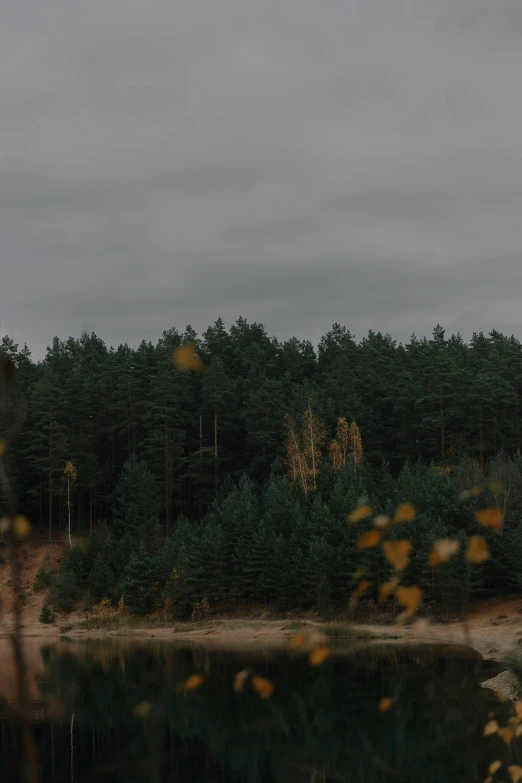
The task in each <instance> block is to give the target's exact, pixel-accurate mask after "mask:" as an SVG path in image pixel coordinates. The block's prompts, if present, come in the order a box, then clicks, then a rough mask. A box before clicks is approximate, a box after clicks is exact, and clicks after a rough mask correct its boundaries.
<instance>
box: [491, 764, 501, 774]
mask: <svg viewBox="0 0 522 783" xmlns="http://www.w3.org/2000/svg"><path fill="white" fill-rule="evenodd" d="M501 766H502V762H501V761H493V763H492V764H490V765H489V769H488V772H489V774H490V775H494V774H495V772H498V770H499V769H500V767H501Z"/></svg>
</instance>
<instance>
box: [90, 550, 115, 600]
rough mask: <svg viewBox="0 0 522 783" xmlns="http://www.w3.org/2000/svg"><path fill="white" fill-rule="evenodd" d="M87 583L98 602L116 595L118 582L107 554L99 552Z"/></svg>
mask: <svg viewBox="0 0 522 783" xmlns="http://www.w3.org/2000/svg"><path fill="white" fill-rule="evenodd" d="M87 583H88V586H89V590H90V593H91V596H92V598H93V599H94V601H96V602H97V601H101V600H102V599H103V598H109V597H111V596H112V594H113V593H114V586H115V583H116V580H115V577H114V573H113V571H112V569H111V567H110V562H109V558H108V556H107V554H106V553H104V552H98V554H97V555H96V558H95V559H94V563H93V565H92V568H91V570H90V572H89V576H88V580H87Z"/></svg>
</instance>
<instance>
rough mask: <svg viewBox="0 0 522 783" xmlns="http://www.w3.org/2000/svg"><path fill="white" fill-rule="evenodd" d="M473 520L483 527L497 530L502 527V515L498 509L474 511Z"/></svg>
mask: <svg viewBox="0 0 522 783" xmlns="http://www.w3.org/2000/svg"><path fill="white" fill-rule="evenodd" d="M475 519H476V520H477V522H479V523H480V524H481V525H483V526H484V527H490V528H491V529H492V530H498V529H499V528H500V527H502V522H503V521H504V515H503V514H502V511H501V510H500V509H499V508H481V509H479V510H478V511H475Z"/></svg>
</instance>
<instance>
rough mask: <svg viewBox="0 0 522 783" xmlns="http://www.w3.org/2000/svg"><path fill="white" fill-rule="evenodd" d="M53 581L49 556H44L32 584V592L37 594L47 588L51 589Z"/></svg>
mask: <svg viewBox="0 0 522 783" xmlns="http://www.w3.org/2000/svg"><path fill="white" fill-rule="evenodd" d="M53 580H54V572H53V570H52V568H51V562H50V559H49V556H48V555H46V556H45V558H44V561H43V563H42V565H41V566H40V568H39V570H38V572H37V574H36V577H35V580H34V583H33V590H34V592H35V593H39V592H40V591H41V590H45V589H46V588H47V587H52V585H53Z"/></svg>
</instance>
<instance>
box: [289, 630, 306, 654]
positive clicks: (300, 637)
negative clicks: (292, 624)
mask: <svg viewBox="0 0 522 783" xmlns="http://www.w3.org/2000/svg"><path fill="white" fill-rule="evenodd" d="M307 640H308V634H307V633H306V632H305V631H298V633H296V634H294V635H293V636H292V638H291V639H290V647H292V648H293V649H294V650H295V649H300V648H302V647H305V646H306V642H307Z"/></svg>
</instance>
